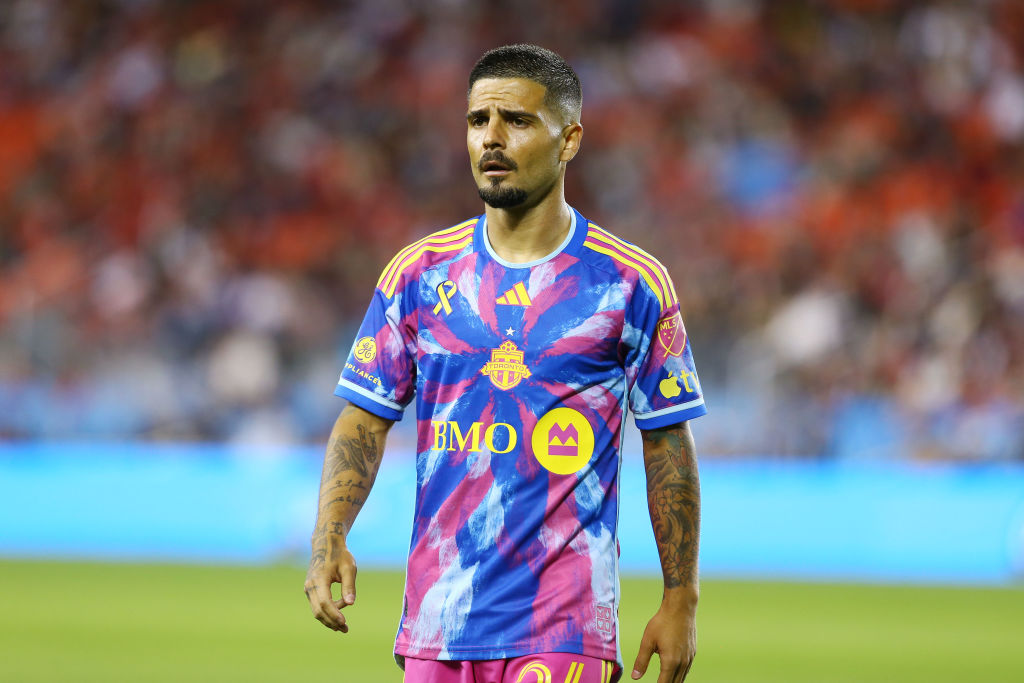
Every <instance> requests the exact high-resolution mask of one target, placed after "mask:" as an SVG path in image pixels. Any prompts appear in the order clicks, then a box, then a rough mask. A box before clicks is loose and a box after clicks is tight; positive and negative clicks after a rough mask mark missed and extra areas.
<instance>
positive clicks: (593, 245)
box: [583, 241, 668, 311]
mask: <svg viewBox="0 0 1024 683" xmlns="http://www.w3.org/2000/svg"><path fill="white" fill-rule="evenodd" d="M583 246H585V247H590V248H591V249H593V250H594V251H597V252H600V253H602V254H607V255H608V256H611V257H612V258H613V259H615V260H616V261H618V262H619V263H621V264H623V265H626V266H629V267H630V268H632V269H633V270H635V271H636V272H638V273H640V277H642V278H643V279H644V280H646V281H647V284H648V285H649V286H650V288H651V290H652V291H653V292H654V295H655V296H656V297H658V303H660V304H661V310H662V311H665V310H667V309H668V304H667V303H666V301H665V295H664V294H663V293H662V290H661V287H660V286H659V285H658V283H657V282H656V281H655V280H654V278H653V277H651V274H650V273H648V272H647V271H646V270H645V269H644V268H637V266H636V264H634V263H630V262H629V261H626V260H625V259H623V258H622V256H621V255H620V254H619V253H618V252H615V251H612V250H611V249H609V248H607V247H603V246H601V245H599V244H596V243H594V242H590V241H587V242H584V243H583Z"/></svg>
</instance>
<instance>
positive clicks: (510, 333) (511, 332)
mask: <svg viewBox="0 0 1024 683" xmlns="http://www.w3.org/2000/svg"><path fill="white" fill-rule="evenodd" d="M515 333H516V331H515V330H513V329H512V328H511V327H510V328H508V329H507V330H505V334H507V335H508V336H510V337H511V336H512V335H513V334H515Z"/></svg>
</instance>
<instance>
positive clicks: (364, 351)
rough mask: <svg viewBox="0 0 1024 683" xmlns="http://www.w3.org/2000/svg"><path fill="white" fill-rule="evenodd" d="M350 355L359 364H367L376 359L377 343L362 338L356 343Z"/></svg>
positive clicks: (368, 338)
mask: <svg viewBox="0 0 1024 683" xmlns="http://www.w3.org/2000/svg"><path fill="white" fill-rule="evenodd" d="M352 355H354V356H355V357H356V360H357V361H359V362H360V363H369V362H370V361H371V360H373V359H374V358H376V357H377V341H376V340H375V339H374V338H373V337H363V338H362V339H360V340H359V341H357V342H356V348H355V350H353V352H352Z"/></svg>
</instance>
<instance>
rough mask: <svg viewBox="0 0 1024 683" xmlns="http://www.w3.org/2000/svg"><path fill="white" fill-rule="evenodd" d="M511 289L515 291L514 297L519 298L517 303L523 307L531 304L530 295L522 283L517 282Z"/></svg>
mask: <svg viewBox="0 0 1024 683" xmlns="http://www.w3.org/2000/svg"><path fill="white" fill-rule="evenodd" d="M512 289H514V290H515V292H516V295H517V296H518V297H519V303H521V304H522V305H523V306H529V305H531V304H532V303H533V301H531V300H530V293H529V292H527V291H526V287H525V286H524V285H523V283H522V282H517V283H516V286H515V287H513V288H512Z"/></svg>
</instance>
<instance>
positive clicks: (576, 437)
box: [531, 408, 594, 474]
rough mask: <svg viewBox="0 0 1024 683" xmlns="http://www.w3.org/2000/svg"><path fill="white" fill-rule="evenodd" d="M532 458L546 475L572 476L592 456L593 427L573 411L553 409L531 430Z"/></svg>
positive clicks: (570, 409)
mask: <svg viewBox="0 0 1024 683" xmlns="http://www.w3.org/2000/svg"><path fill="white" fill-rule="evenodd" d="M531 445H532V446H533V456H534V457H535V458H537V462H539V463H540V464H541V465H543V466H544V468H545V469H547V470H548V471H549V472H554V473H555V474H574V473H576V472H579V471H580V470H581V469H583V467H584V466H585V465H586V464H587V463H588V462H590V456H592V455H593V454H594V428H593V427H591V426H590V423H589V422H587V419H586V418H585V417H583V415H582V414H581V413H579V412H578V411H575V410H573V409H572V408H555V409H554V410H552V411H551V412H549V413H547V414H546V415H545V416H544V417H542V418H541V419H540V420H539V421H538V422H537V426H536V427H534V428H533V437H532V438H531Z"/></svg>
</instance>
